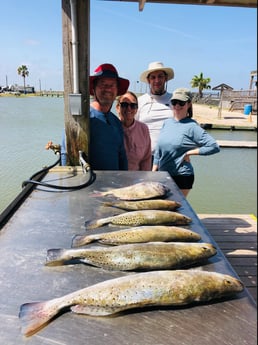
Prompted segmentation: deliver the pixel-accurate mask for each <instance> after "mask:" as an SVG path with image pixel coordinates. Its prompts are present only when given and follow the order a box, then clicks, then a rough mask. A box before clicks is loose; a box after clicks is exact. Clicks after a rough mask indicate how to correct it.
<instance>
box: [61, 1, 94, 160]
mask: <svg viewBox="0 0 258 345" xmlns="http://www.w3.org/2000/svg"><path fill="white" fill-rule="evenodd" d="M76 6H77V10H76V15H77V30H78V33H77V37H78V75H79V77H78V78H79V95H81V115H72V114H71V113H70V105H69V95H70V94H72V93H73V88H74V85H73V69H74V61H73V55H72V21H71V6H70V0H62V29H63V30H62V31H63V74H64V122H65V133H66V149H67V165H72V166H75V165H78V163H79V161H78V158H79V151H84V152H85V153H86V154H87V155H88V145H89V137H90V130H89V103H90V97H89V82H88V80H89V56H90V1H88V0H77V1H76ZM79 99H80V96H79Z"/></svg>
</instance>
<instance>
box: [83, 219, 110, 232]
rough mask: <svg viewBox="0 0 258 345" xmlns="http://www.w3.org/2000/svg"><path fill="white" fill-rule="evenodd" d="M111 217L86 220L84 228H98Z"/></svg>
mask: <svg viewBox="0 0 258 345" xmlns="http://www.w3.org/2000/svg"><path fill="white" fill-rule="evenodd" d="M110 220H111V218H110V217H108V218H102V219H93V220H86V222H85V227H86V230H91V229H96V228H100V227H101V226H102V225H105V224H108V223H109V222H110Z"/></svg>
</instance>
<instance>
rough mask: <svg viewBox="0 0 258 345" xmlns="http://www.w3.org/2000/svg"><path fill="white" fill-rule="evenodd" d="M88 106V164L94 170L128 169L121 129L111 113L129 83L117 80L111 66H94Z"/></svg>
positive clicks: (115, 117)
mask: <svg viewBox="0 0 258 345" xmlns="http://www.w3.org/2000/svg"><path fill="white" fill-rule="evenodd" d="M89 82H90V83H89V87H90V94H91V95H92V96H93V97H94V99H93V101H92V102H91V105H90V145H89V163H90V165H91V168H92V169H94V170H128V162H127V157H126V152H125V147H124V138H123V137H124V134H123V127H122V124H121V122H120V120H119V119H118V117H117V116H116V115H115V114H114V113H112V112H111V108H112V105H113V102H114V100H115V99H116V97H117V96H120V95H122V94H124V93H125V92H126V91H127V89H128V87H129V80H127V79H124V78H121V77H119V75H118V73H117V70H116V68H115V67H114V66H113V65H111V64H107V63H105V64H102V65H100V66H99V67H97V68H96V69H95V71H94V74H93V75H92V76H90V81H89Z"/></svg>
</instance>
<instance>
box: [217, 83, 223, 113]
mask: <svg viewBox="0 0 258 345" xmlns="http://www.w3.org/2000/svg"><path fill="white" fill-rule="evenodd" d="M222 100H223V87H222V88H221V91H220V100H219V111H218V119H221V112H222Z"/></svg>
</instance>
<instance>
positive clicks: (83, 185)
mask: <svg viewBox="0 0 258 345" xmlns="http://www.w3.org/2000/svg"><path fill="white" fill-rule="evenodd" d="M60 161H61V157H59V158H58V160H57V161H56V162H55V163H54V164H52V165H50V166H48V167H45V168H43V169H42V170H40V171H38V172H36V173H35V174H33V175H32V176H31V177H30V178H29V179H28V180H25V181H23V183H22V188H24V187H25V186H26V185H27V184H29V183H31V184H34V185H38V186H43V187H48V188H54V189H60V190H78V189H82V188H85V187H88V186H90V185H91V184H92V183H93V182H94V181H95V180H96V174H95V173H94V172H93V171H92V170H91V169H89V170H88V171H87V173H89V177H88V179H87V181H86V182H85V183H83V184H81V185H76V186H59V185H54V184H50V183H46V182H40V181H36V180H34V179H33V178H34V177H35V176H36V175H38V174H40V173H42V172H47V171H48V170H50V169H52V168H53V167H54V166H56V165H57V164H59V163H60Z"/></svg>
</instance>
